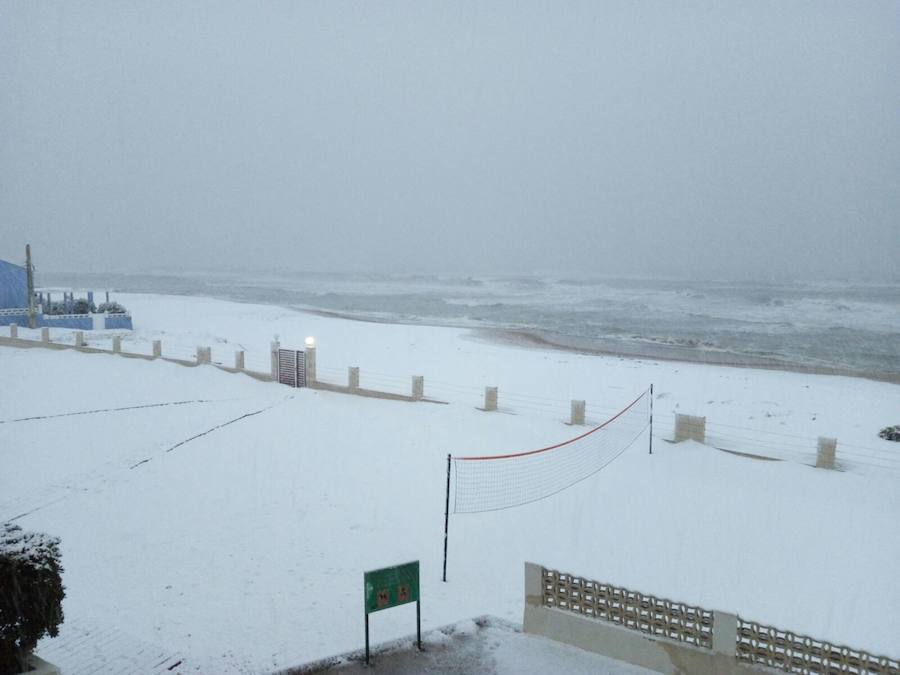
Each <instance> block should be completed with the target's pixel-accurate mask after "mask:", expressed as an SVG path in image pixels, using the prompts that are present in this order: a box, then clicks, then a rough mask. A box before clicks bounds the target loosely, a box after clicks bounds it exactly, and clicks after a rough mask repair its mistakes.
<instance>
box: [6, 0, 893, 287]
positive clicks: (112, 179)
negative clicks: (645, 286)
mask: <svg viewBox="0 0 900 675" xmlns="http://www.w3.org/2000/svg"><path fill="white" fill-rule="evenodd" d="M26 241H30V242H31V243H32V245H33V246H35V248H36V252H37V254H38V255H39V260H40V262H41V268H42V269H44V270H47V269H50V268H55V269H57V270H71V271H76V270H92V269H97V270H102V269H105V268H112V269H117V270H155V269H177V268H190V269H197V268H213V267H218V266H221V267H223V268H247V269H254V268H255V269H263V268H266V267H268V266H274V267H279V268H296V269H312V270H322V269H336V270H346V271H380V272H398V273H403V272H428V271H435V272H441V273H447V272H460V273H529V272H535V273H566V274H584V275H599V274H635V275H653V274H660V275H686V276H702V277H709V276H718V277H738V278H748V277H749V278H757V277H759V278H774V277H800V278H821V277H825V278H841V277H852V278H860V277H862V278H867V277H868V278H894V279H896V278H898V272H897V268H898V259H900V2H897V1H896V0H892V1H889V2H875V1H869V0H866V1H864V2H861V1H856V0H847V1H845V2H829V1H827V0H815V1H813V2H801V1H799V0H792V1H791V2H785V1H784V0H778V1H776V2H746V1H744V2H735V3H728V2H722V1H721V0H716V1H710V2H706V3H697V2H687V1H679V2H671V1H669V0H666V1H664V2H609V1H602V0H595V1H590V2H584V3H579V2H545V3H528V2H522V1H521V0H517V1H515V2H497V1H487V2H486V1H485V0H479V1H477V2H460V1H459V0H454V1H452V2H449V1H448V2H444V3H430V2H418V1H416V2H412V1H411V2H407V3H390V2H383V1H381V2H361V1H360V2H353V3H346V2H334V1H330V0H329V1H327V2H325V1H322V2H316V3H306V2H269V3H257V2H244V3H233V4H232V3H225V2H216V3H200V2H191V3H187V2H155V1H154V2H141V3H135V2H118V1H116V2H90V3H80V2H59V3H56V2H39V1H35V0H24V1H22V2H11V1H10V0H0V257H6V258H11V259H19V258H21V257H22V253H21V250H22V248H23V246H24V243H25V242H26Z"/></svg>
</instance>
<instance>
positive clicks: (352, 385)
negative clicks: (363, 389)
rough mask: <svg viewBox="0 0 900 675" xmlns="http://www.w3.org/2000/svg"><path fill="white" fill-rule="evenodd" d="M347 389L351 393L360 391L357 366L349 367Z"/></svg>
mask: <svg viewBox="0 0 900 675" xmlns="http://www.w3.org/2000/svg"><path fill="white" fill-rule="evenodd" d="M347 390H348V391H349V392H350V393H351V394H358V393H359V368H358V367H356V366H350V367H349V368H347Z"/></svg>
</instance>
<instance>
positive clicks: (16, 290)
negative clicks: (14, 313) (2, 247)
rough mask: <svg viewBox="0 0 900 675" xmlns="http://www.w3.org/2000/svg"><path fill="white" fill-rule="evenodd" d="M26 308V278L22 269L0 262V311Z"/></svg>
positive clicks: (3, 261)
mask: <svg viewBox="0 0 900 675" xmlns="http://www.w3.org/2000/svg"><path fill="white" fill-rule="evenodd" d="M13 307H28V276H27V274H26V272H25V268H24V267H19V266H18V265H13V264H12V263H10V262H6V261H5V260H0V309H10V308H13Z"/></svg>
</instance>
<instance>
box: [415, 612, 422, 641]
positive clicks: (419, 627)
mask: <svg viewBox="0 0 900 675" xmlns="http://www.w3.org/2000/svg"><path fill="white" fill-rule="evenodd" d="M416 643H417V644H418V646H419V651H422V601H421V600H416Z"/></svg>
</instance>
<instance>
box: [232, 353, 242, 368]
mask: <svg viewBox="0 0 900 675" xmlns="http://www.w3.org/2000/svg"><path fill="white" fill-rule="evenodd" d="M234 369H235V370H243V369H244V352H243V350H238V351H236V352H235V353H234Z"/></svg>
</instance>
